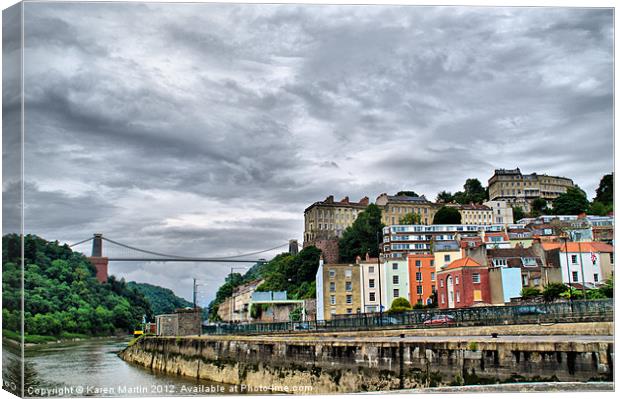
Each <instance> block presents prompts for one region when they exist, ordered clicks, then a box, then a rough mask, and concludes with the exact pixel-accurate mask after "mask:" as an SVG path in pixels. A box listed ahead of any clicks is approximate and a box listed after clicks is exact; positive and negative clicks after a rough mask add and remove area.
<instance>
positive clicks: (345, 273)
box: [344, 269, 353, 278]
mask: <svg viewBox="0 0 620 399" xmlns="http://www.w3.org/2000/svg"><path fill="white" fill-rule="evenodd" d="M352 275H353V271H352V270H351V269H347V270H345V271H344V276H345V277H346V278H351V276H352Z"/></svg>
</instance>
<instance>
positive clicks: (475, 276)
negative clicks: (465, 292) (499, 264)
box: [471, 273, 480, 284]
mask: <svg viewBox="0 0 620 399" xmlns="http://www.w3.org/2000/svg"><path fill="white" fill-rule="evenodd" d="M471 281H472V282H473V283H476V284H477V283H479V282H480V273H474V274H472V275H471Z"/></svg>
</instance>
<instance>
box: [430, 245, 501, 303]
mask: <svg viewBox="0 0 620 399" xmlns="http://www.w3.org/2000/svg"><path fill="white" fill-rule="evenodd" d="M437 280H438V286H437V300H438V302H439V303H438V305H439V308H440V309H454V308H468V307H471V306H473V305H476V304H490V303H491V289H490V285H489V269H488V268H487V267H486V266H484V265H481V264H480V263H478V262H476V261H475V260H473V259H472V258H470V257H465V258H462V259H457V260H455V261H454V262H452V263H450V264H449V265H448V266H445V267H444V268H443V269H442V270H440V271H439V272H438V273H437Z"/></svg>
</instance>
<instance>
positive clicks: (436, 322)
mask: <svg viewBox="0 0 620 399" xmlns="http://www.w3.org/2000/svg"><path fill="white" fill-rule="evenodd" d="M450 324H454V317H453V316H450V315H445V314H438V315H435V316H432V317H431V318H430V319H428V320H425V321H424V325H425V326H447V325H450Z"/></svg>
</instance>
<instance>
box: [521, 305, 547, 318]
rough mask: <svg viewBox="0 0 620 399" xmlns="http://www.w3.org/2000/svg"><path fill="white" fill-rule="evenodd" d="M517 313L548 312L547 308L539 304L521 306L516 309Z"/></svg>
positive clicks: (523, 314)
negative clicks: (542, 307)
mask: <svg viewBox="0 0 620 399" xmlns="http://www.w3.org/2000/svg"><path fill="white" fill-rule="evenodd" d="M515 313H516V314H517V315H519V316H525V315H538V314H547V311H546V310H545V309H541V308H540V307H538V306H519V307H518V308H516V309H515Z"/></svg>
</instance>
